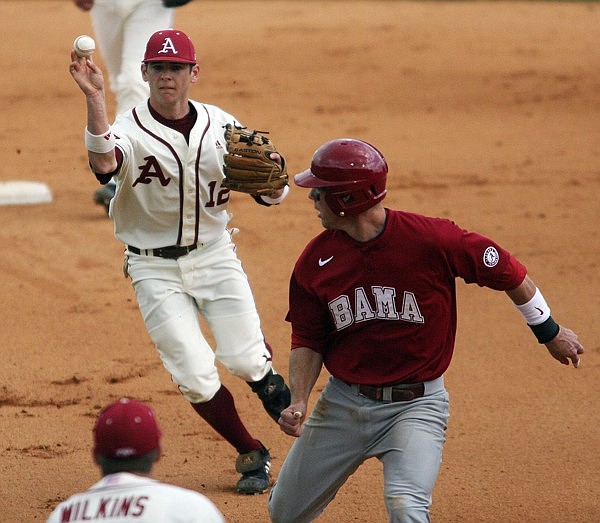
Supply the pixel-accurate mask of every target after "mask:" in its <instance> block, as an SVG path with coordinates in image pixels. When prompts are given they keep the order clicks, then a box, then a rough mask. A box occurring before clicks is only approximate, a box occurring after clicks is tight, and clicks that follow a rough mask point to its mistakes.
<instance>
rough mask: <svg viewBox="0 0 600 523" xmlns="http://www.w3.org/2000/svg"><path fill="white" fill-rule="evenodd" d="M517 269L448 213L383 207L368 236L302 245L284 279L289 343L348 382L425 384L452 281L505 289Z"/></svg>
mask: <svg viewBox="0 0 600 523" xmlns="http://www.w3.org/2000/svg"><path fill="white" fill-rule="evenodd" d="M526 272H527V271H526V268H525V266H523V265H522V264H521V263H520V262H519V261H518V260H517V259H516V258H514V257H513V256H512V255H511V254H510V253H509V252H507V251H506V250H504V249H502V248H501V247H500V246H499V245H497V244H496V243H495V242H493V241H492V240H490V239H489V238H486V237H485V236H482V235H480V234H477V233H474V232H469V231H466V230H464V229H462V228H460V227H458V226H457V225H456V224H454V223H453V222H451V221H450V220H446V219H442V218H430V217H426V216H421V215H417V214H412V213H408V212H402V211H394V210H389V209H388V210H387V221H386V224H385V228H384V231H383V233H382V234H380V235H379V236H378V237H377V238H375V239H373V240H371V241H369V242H365V243H361V242H357V241H355V240H353V239H352V238H351V237H350V236H348V235H347V234H346V233H344V232H342V231H331V230H325V231H323V232H322V233H321V234H319V235H318V236H317V237H315V238H314V239H313V240H312V241H311V242H310V243H309V244H308V245H307V246H306V248H305V249H304V251H303V253H302V254H301V255H300V258H299V259H298V261H297V263H296V265H295V267H294V272H293V274H292V277H291V281H290V293H289V300H290V303H289V312H288V316H287V320H288V321H290V322H291V325H292V349H294V348H297V347H309V348H311V349H313V350H315V351H317V352H319V353H321V354H322V356H323V361H324V365H325V367H326V368H327V370H328V371H329V372H330V373H331V374H332V375H333V376H335V377H337V378H339V379H341V380H344V381H347V382H350V383H362V384H372V385H386V384H391V383H415V382H420V381H429V380H432V379H435V378H437V377H439V376H441V375H442V374H443V373H444V371H445V370H446V369H447V368H448V365H449V364H450V360H451V358H452V353H453V350H454V339H455V334H456V288H455V279H456V278H457V277H460V278H462V279H463V280H464V281H466V282H467V283H477V284H478V285H480V286H485V287H489V288H492V289H495V290H510V289H514V288H515V287H517V286H519V285H520V284H521V282H522V281H523V279H524V278H525V275H526Z"/></svg>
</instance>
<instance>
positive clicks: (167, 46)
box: [159, 36, 177, 54]
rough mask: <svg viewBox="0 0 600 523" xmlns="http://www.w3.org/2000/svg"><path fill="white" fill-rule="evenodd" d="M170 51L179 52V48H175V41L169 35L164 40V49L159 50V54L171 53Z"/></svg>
mask: <svg viewBox="0 0 600 523" xmlns="http://www.w3.org/2000/svg"><path fill="white" fill-rule="evenodd" d="M169 51H171V52H172V53H173V54H177V49H175V44H174V43H173V40H171V39H170V38H169V37H168V36H167V37H166V38H165V41H164V42H163V46H162V49H161V50H160V51H159V54H160V53H166V54H169Z"/></svg>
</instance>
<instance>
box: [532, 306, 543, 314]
mask: <svg viewBox="0 0 600 523" xmlns="http://www.w3.org/2000/svg"><path fill="white" fill-rule="evenodd" d="M534 309H535V310H537V311H540V316H542V314H544V311H543V310H542V309H540V308H539V307H534Z"/></svg>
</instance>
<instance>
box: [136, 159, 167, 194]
mask: <svg viewBox="0 0 600 523" xmlns="http://www.w3.org/2000/svg"><path fill="white" fill-rule="evenodd" d="M144 160H146V163H145V164H144V165H139V166H138V169H139V170H140V171H141V173H140V175H139V176H138V177H137V178H136V180H135V182H133V185H132V187H135V186H136V185H137V184H138V183H144V184H146V185H147V184H149V183H152V180H153V179H154V178H156V179H157V180H158V181H159V182H160V184H161V185H162V186H163V187H166V186H167V185H169V183H170V181H171V178H167V177H166V176H165V175H164V173H163V171H162V169H161V168H160V164H159V163H158V160H157V159H156V157H155V156H146V158H144Z"/></svg>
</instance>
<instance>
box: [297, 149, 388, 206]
mask: <svg viewBox="0 0 600 523" xmlns="http://www.w3.org/2000/svg"><path fill="white" fill-rule="evenodd" d="M387 172H388V166H387V162H386V161H385V158H384V157H383V155H382V154H381V153H380V152H379V151H378V150H377V149H376V148H375V147H373V146H372V145H371V144H368V143H367V142H363V141H361V140H354V139H351V138H340V139H337V140H332V141H330V142H327V143H324V144H323V145H321V147H319V148H318V149H317V150H316V151H315V153H314V155H313V157H312V161H311V164H310V169H307V170H306V171H303V172H301V173H298V174H296V175H295V176H294V183H295V184H296V185H299V186H300V187H310V188H312V187H322V188H326V189H327V190H326V191H325V201H326V202H327V205H329V208H330V209H331V210H332V211H333V212H334V213H335V214H337V215H338V216H354V215H357V214H360V213H361V212H364V211H366V210H367V209H370V208H371V207H373V206H374V205H375V204H377V203H379V202H380V201H381V200H383V199H384V198H385V195H386V193H387V190H386V188H385V183H386V180H387Z"/></svg>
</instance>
